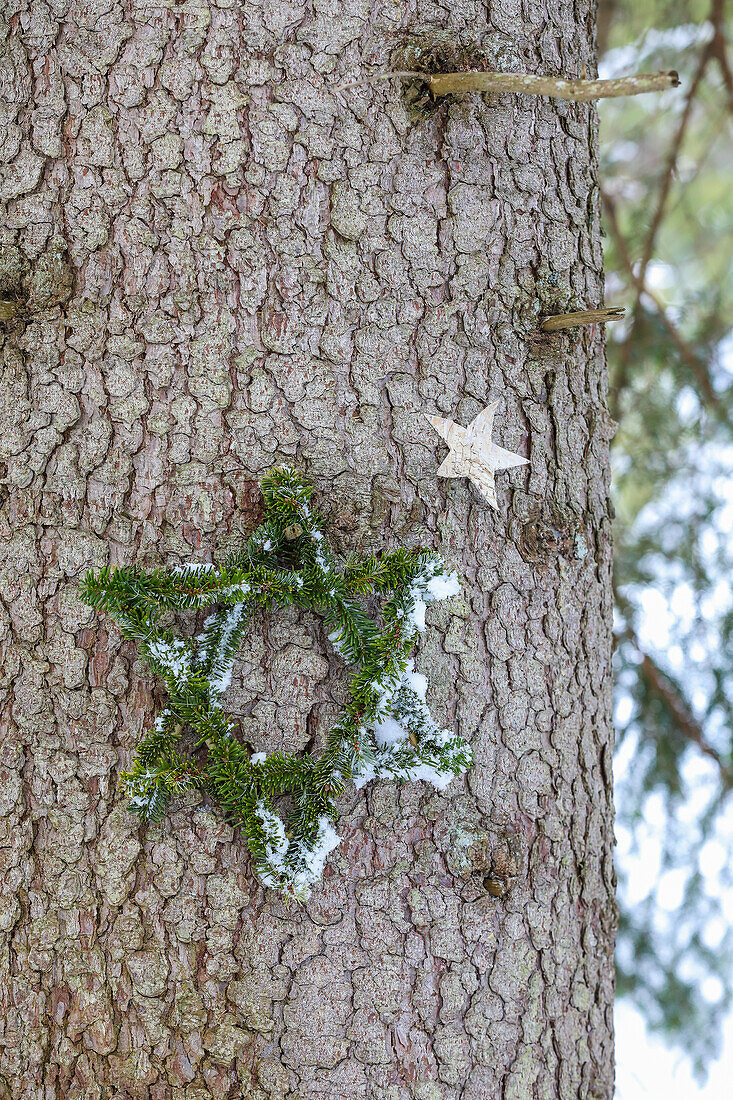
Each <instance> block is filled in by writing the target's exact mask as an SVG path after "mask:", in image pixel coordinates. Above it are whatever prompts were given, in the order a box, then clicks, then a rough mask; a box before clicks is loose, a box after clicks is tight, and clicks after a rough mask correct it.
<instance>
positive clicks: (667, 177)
mask: <svg viewBox="0 0 733 1100" xmlns="http://www.w3.org/2000/svg"><path fill="white" fill-rule="evenodd" d="M711 56H712V55H711V46H710V43H708V45H706V46H705V48H704V49H703V51H702V53H701V55H700V60H699V62H698V65H697V69H696V71H695V75H694V76H693V78H692V82H691V83H690V87H689V89H688V92H687V97H686V99H685V106H684V109H683V111H682V116H681V118H680V123H679V126H678V127H677V132H676V133H675V136H674V139H673V141H672V145H671V147H670V150H669V154H668V156H667V163H666V165H665V169H664V174H663V176H662V184H661V187H660V190H659V196H658V199H657V205H656V209H655V211H654V214H653V216H652V220H651V224H650V226H649V232H648V234H647V237H646V241H645V244H644V250H643V252H642V259H641V264H640V266H639V272H638V283H637V285H636V298H635V301H634V305H633V307H632V311H631V323H630V325H629V330H628V332H627V334H626V338H625V339H624V340H623V342H622V343H621V345H620V347H619V349H618V357H619V370H618V373H617V377H616V385H615V395H614V408H613V410H612V411H613V415H614V417H615V418H617V417H618V411H619V401H620V398H621V394H622V392H623V390H624V389H625V388H626V386H627V384H628V381H629V371H630V366H631V351H632V346H633V339H634V333H635V331H636V326H637V324H638V322H639V318H640V316H641V298H642V295H643V293H644V290H645V288H646V275H647V269H648V267H649V262H650V260H651V258H652V255H653V253H654V245H655V243H656V239H657V234H658V232H659V228H660V226H661V224H662V219H663V218H664V213H665V209H666V206H667V199H668V197H669V192H670V190H671V187H672V180H673V178H674V174H675V170H676V168H677V161H678V159H679V154H680V149H681V148H682V142H683V139H684V136H685V132H686V130H687V125H688V123H689V121H690V117H691V115H692V107H693V104H694V101H695V97H696V95H697V92H698V89H699V87H700V82H701V80H702V77H703V74H704V72H705V69H706V67H707V64H708V61H709V60H710V57H711ZM607 205H608V201H607ZM624 262H625V263H626V265H627V266H628V268H629V270H630V271H631V272H633V269H634V265H633V261H632V260H631V258H630V257H629V256H628V253H627V255H626V259H625V261H624Z"/></svg>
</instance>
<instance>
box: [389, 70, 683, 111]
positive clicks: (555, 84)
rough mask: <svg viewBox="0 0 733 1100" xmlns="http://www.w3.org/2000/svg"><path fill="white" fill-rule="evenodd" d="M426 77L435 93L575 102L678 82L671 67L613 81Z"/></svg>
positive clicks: (516, 75) (457, 75) (477, 74)
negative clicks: (508, 94)
mask: <svg viewBox="0 0 733 1100" xmlns="http://www.w3.org/2000/svg"><path fill="white" fill-rule="evenodd" d="M403 75H404V74H403ZM419 75H421V74H418V73H415V76H419ZM428 80H429V84H430V91H431V92H432V93H433V95H434V96H443V95H456V94H460V93H461V92H495V93H503V92H514V93H517V94H519V95H546V96H550V97H552V98H553V99H570V100H574V101H575V102H577V103H586V102H588V101H589V100H593V99H609V98H614V97H616V96H626V95H642V94H643V93H644V92H661V91H664V90H665V89H667V88H676V87H678V85H679V83H680V78H679V76H678V74H677V73H676V72H674V71H673V70H670V71H668V72H660V73H641V74H639V75H638V76H625V77H619V78H618V79H615V80H563V79H562V78H560V77H555V76H536V75H534V74H532V73H482V72H474V73H434V74H433V75H431V76H430V77H429V78H428Z"/></svg>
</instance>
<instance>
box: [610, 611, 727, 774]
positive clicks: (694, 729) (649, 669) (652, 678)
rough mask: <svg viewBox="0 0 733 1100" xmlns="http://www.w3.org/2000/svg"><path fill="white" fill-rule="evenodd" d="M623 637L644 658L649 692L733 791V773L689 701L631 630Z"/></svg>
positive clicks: (644, 673)
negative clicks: (705, 732) (714, 746)
mask: <svg viewBox="0 0 733 1100" xmlns="http://www.w3.org/2000/svg"><path fill="white" fill-rule="evenodd" d="M623 637H624V638H625V639H626V640H627V641H629V642H630V643H631V644H632V645H633V647H634V649H635V650H636V651H637V653H638V654H639V656H640V657H641V675H642V676H643V677H644V680H645V681H646V684H647V686H648V687H649V689H650V690H651V691H652V692H653V693H654V694H655V695H656V696H657V697H658V698H659V699H661V700H662V702H663V703H664V704H665V706H666V707H667V710H668V711H669V712H670V714H671V715H672V718H673V719H674V722H675V725H676V726H677V728H678V729H679V731H680V733H682V734H683V735H684V736H685V737H686V738H687V740H688V741H691V742H692V743H693V744H695V745H697V747H698V749H699V750H700V752H701V753H703V755H704V756H707V757H708V758H709V759H710V760H714V761H715V763H716V764H717V766H718V768H719V769H720V776H721V779H722V780H723V782H724V783H725V785H726V787H733V769H731V767H730V766H729V765H728V764H727V763H726V762H725V760H724V759H723V757H722V756H721V755H720V753H719V752H718V750H717V749H715V748H713V746H712V745H711V744H710V743H709V742H708V740H707V739H706V737H705V734H704V732H703V729H702V726H701V725H700V723H699V722H698V721H697V720H696V718H695V717H694V715H693V713H692V711H691V710H690V707H689V705H688V703H687V700H686V699H685V698H684V697H683V696H682V694H681V693H680V691H679V689H678V688H677V686H676V685H675V684H674V683H673V682H672V680H670V678H669V676H668V675H667V673H666V672H664V670H663V669H661V668H660V667H659V665H658V664H657V662H656V661H655V660H654V658H653V657H651V656H650V655H649V654H648V653H647V652H646V651H645V650H644V649H643V648H642V646H641V644H640V642H639V639H638V637H637V635H636V632H635V631H634V630H633V629H632V627H630V626H627V627H626V629H625V630H624V633H623Z"/></svg>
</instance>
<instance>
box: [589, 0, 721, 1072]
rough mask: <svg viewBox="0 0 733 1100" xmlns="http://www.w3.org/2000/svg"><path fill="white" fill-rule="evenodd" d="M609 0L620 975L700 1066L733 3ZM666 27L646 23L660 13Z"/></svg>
mask: <svg viewBox="0 0 733 1100" xmlns="http://www.w3.org/2000/svg"><path fill="white" fill-rule="evenodd" d="M731 6H732V5H731V4H729V3H726V0H641V2H640V0H600V4H599V40H600V41H599V45H600V56H601V65H600V68H601V75H602V76H614V75H621V74H626V73H633V72H648V71H652V70H656V69H670V68H671V69H677V70H678V72H679V73H680V77H681V78H682V82H681V86H680V87H679V88H678V89H676V90H675V91H672V92H667V93H665V94H663V95H654V96H639V97H637V98H633V99H624V100H605V101H604V100H602V101H601V102H600V114H601V138H602V141H601V159H602V165H601V173H600V176H601V179H602V181H603V192H604V193H603V200H604V208H605V229H606V243H605V249H606V270H607V272H608V278H607V292H606V304H607V305H610V306H614V305H626V306H627V307H628V312H627V316H626V319H625V320H624V322H622V323H616V324H614V325H609V328H608V335H609V365H610V372H611V393H610V405H611V412H612V414H613V416H614V418H615V419H616V421H617V422H618V425H619V428H618V432H617V435H616V439H615V443H614V467H615V469H614V483H615V502H616V511H617V529H616V600H617V624H616V625H617V650H616V661H617V698H616V702H617V760H616V765H617V796H616V797H617V806H618V823H617V838H618V856H617V867H618V875H619V901H620V906H621V921H620V929H619V942H618V955H617V965H618V980H619V992H620V993H621V994H622V995H624V994H626V995H628V996H630V997H631V998H632V999H633V1000H634V1001H635V1002H636V1004H637V1005H638V1007H639V1008H640V1009H641V1010H642V1012H643V1014H644V1016H645V1017H646V1019H647V1021H648V1024H649V1025H650V1027H651V1028H652V1029H653V1030H656V1031H658V1032H661V1033H663V1034H664V1035H666V1036H667V1038H668V1039H669V1040H671V1041H673V1042H676V1043H679V1044H680V1045H682V1046H683V1047H684V1049H685V1050H686V1051H687V1053H688V1054H689V1055H690V1057H691V1059H692V1061H693V1063H694V1066H695V1069H696V1071H697V1073H698V1074H699V1075H700V1076H704V1074H705V1067H706V1066H707V1065H708V1064H709V1062H710V1060H711V1058H712V1057H714V1055H715V1054H716V1053H717V1051H718V1049H719V1045H720V1024H721V1021H722V1019H723V1017H724V1016H725V1014H726V1012H727V1011H728V1010H729V1009H730V1006H731V1002H732V1000H733V906H732V904H731V899H732V898H733V882H732V876H731V852H732V850H733V799H730V798H729V795H730V792H731V787H732V786H733V751H732V732H733V645H732V637H733V585H732V584H731V566H732V565H733V546H732V543H731V532H732V531H733V433H732V432H731V406H732V404H733V388H732V387H731V377H732V371H733V259H732V253H733V249H732V247H731V246H732V242H733V140H732V139H733V49H732V48H731V45H730V43H733V12H731V10H730V8H731ZM649 28H653V29H649Z"/></svg>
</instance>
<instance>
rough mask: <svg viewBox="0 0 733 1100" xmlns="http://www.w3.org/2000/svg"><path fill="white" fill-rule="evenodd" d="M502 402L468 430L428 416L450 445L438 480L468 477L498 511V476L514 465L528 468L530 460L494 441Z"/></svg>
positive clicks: (494, 405)
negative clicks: (495, 479)
mask: <svg viewBox="0 0 733 1100" xmlns="http://www.w3.org/2000/svg"><path fill="white" fill-rule="evenodd" d="M498 407H499V402H498V401H494V402H493V404H491V405H487V407H486V408H485V409H483V410H482V411H481V412H480V413H479V414H478V416H477V417H476V418H475V419H474V420H472V421H471V423H470V424H469V425H468V427H467V428H463V427H461V425H460V424H455V423H454V422H453V421H452V420H445V419H444V418H443V417H442V416H429V415H428V414H425V415H426V416H427V419H428V420H429V421H430V423H431V424H432V425H433V427H434V428H435V430H436V432H437V433H438V434H439V435H441V436H442V437H443V439H444V440H445V442H446V443H447V444H448V447H449V452H448V456H447V458H445V459H444V460H443V462H442V463H441V465H440V466H439V467H438V470H437V473H438V477H467V478H470V480H471V481H472V482H473V484H474V485H475V486H476V488H477V489H478V491H479V492H480V493H481V495H482V496H483V497H485V498H486V500H488V502H489V504H490V505H491V507H492V508H496V509H497V511H498V508H499V505H498V502H497V499H496V486H495V484H494V474H495V473H496V471H497V470H509V469H511V468H512V467H514V466H526V465H528V463H529V459H526V458H522V456H521V455H515V454H514V453H513V452H512V451H505V450H504V448H503V447H497V445H496V444H495V443H492V441H491V431H492V428H493V425H494V414H495V412H496V410H497V409H498Z"/></svg>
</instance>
